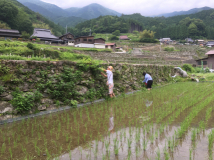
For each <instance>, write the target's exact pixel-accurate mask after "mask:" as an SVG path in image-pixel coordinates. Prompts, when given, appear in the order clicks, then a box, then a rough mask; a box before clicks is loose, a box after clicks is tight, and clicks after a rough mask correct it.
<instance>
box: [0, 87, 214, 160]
mask: <svg viewBox="0 0 214 160" xmlns="http://www.w3.org/2000/svg"><path fill="white" fill-rule="evenodd" d="M213 107H214V83H176V84H172V85H168V86H165V87H162V88H157V89H154V90H152V91H150V92H148V91H147V92H146V91H143V92H137V93H135V94H133V95H129V96H121V97H118V98H116V99H114V100H111V101H106V102H103V103H97V104H93V105H90V106H86V107H84V108H79V109H71V110H69V111H63V112H61V113H57V114H52V115H49V116H43V117H41V118H34V119H28V120H23V121H22V122H14V123H13V124H5V125H3V126H0V137H1V138H0V144H1V146H0V159H1V160H8V159H11V160H12V159H18V160H24V159H26V160H30V159H35V160H45V159H52V160H53V159H54V160H57V159H59V160H70V159H72V160H79V159H80V160H88V159H91V160H94V159H98V160H105V159H106V160H108V159H109V160H117V159H118V160H125V159H130V160H132V159H133V160H135V159H136V160H137V159H139V160H142V159H143V160H144V159H150V160H154V159H157V160H159V159H175V160H186V159H194V160H206V159H213V141H214V129H213V127H214V121H213V120H214V112H213Z"/></svg>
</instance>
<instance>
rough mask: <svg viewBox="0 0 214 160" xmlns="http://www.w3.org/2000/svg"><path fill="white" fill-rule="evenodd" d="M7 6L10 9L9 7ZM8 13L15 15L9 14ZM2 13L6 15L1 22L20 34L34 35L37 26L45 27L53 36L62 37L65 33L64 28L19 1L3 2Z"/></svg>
mask: <svg viewBox="0 0 214 160" xmlns="http://www.w3.org/2000/svg"><path fill="white" fill-rule="evenodd" d="M7 5H9V6H10V7H7ZM7 12H8V13H15V14H7ZM0 13H6V14H4V15H3V16H0V21H2V22H4V23H6V24H8V25H9V27H10V28H11V29H17V30H19V31H20V32H23V31H26V32H27V33H29V34H32V32H33V28H34V27H35V26H37V27H38V26H45V27H46V28H47V29H51V30H52V32H53V34H55V35H57V36H60V35H62V34H64V32H65V30H64V28H62V27H61V26H59V25H56V24H55V23H54V22H52V21H50V20H48V19H47V18H45V17H43V16H42V15H40V14H38V13H35V12H33V11H32V10H30V9H29V8H27V7H26V6H24V5H23V4H21V3H20V2H18V1H17V0H1V1H0ZM4 16H7V17H4ZM8 16H10V17H8Z"/></svg>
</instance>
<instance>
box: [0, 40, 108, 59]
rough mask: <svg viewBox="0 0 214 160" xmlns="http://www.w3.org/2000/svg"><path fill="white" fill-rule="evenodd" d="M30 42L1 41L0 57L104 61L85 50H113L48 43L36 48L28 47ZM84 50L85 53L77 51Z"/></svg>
mask: <svg viewBox="0 0 214 160" xmlns="http://www.w3.org/2000/svg"><path fill="white" fill-rule="evenodd" d="M27 44H28V42H20V41H0V59H2V60H3V59H4V60H35V61H58V60H68V61H74V62H84V60H86V59H87V62H88V61H89V60H90V61H97V62H99V63H103V62H104V61H100V60H93V59H92V57H90V56H88V55H85V54H84V51H91V52H111V50H109V49H96V48H75V47H70V46H52V45H46V44H36V43H34V46H35V48H36V50H31V49H29V48H27ZM76 51H80V52H81V51H82V52H83V53H75V52H76Z"/></svg>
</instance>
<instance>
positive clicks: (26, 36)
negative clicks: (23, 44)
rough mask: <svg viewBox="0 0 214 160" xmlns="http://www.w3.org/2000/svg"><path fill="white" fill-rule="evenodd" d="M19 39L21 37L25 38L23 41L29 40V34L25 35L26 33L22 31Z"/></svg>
mask: <svg viewBox="0 0 214 160" xmlns="http://www.w3.org/2000/svg"><path fill="white" fill-rule="evenodd" d="M21 37H22V38H25V39H29V38H30V34H29V33H27V32H26V31H23V32H22V36H21Z"/></svg>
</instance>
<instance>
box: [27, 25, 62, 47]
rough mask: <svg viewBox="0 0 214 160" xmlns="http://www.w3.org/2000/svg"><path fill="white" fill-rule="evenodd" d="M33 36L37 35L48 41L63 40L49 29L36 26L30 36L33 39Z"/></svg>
mask: <svg viewBox="0 0 214 160" xmlns="http://www.w3.org/2000/svg"><path fill="white" fill-rule="evenodd" d="M33 37H37V38H39V39H40V40H41V41H48V42H50V43H61V42H62V40H60V39H59V38H58V37H56V36H54V35H53V34H52V33H51V31H50V30H49V29H42V28H35V29H34V31H33V34H32V36H31V37H30V38H31V39H33Z"/></svg>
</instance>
